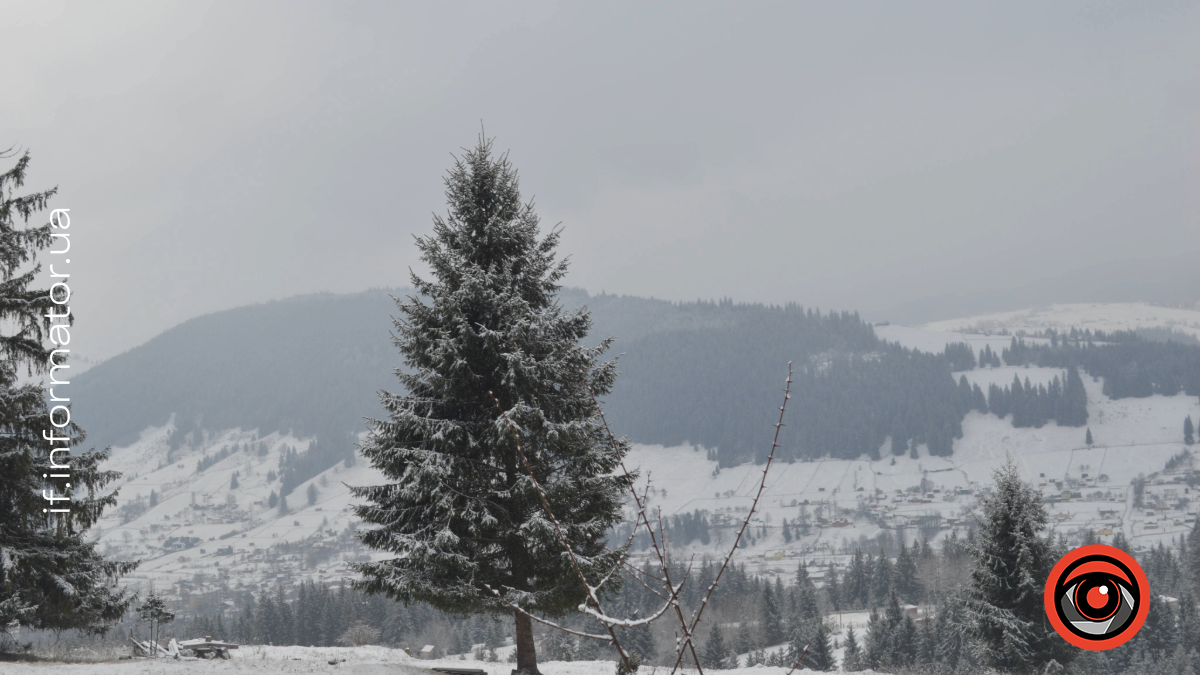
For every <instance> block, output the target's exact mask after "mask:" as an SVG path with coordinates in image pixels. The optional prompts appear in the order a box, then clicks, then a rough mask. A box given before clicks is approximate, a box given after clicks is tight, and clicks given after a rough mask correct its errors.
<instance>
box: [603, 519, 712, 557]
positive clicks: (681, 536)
mask: <svg viewBox="0 0 1200 675" xmlns="http://www.w3.org/2000/svg"><path fill="white" fill-rule="evenodd" d="M662 526H663V532H664V534H665V535H666V537H667V539H668V540H669V541H670V542H671V544H672V545H683V546H686V545H688V544H690V543H692V542H694V541H695V542H699V543H700V544H702V545H708V543H709V541H710V540H709V531H710V529H709V523H708V511H700V510H696V511H693V512H692V513H683V514H679V515H674V516H667V517H665V518H663V520H662ZM632 533H633V523H629V522H626V523H622V524H620V525H618V526H617V527H615V528H613V529H612V530H611V531H610V532H609V535H608V540H609V541H614V542H624V541H626V540H628V539H629V538H630V534H632ZM648 548H650V535H649V534H646V532H645V530H641V531H639V532H638V534H636V535H635V536H634V537H633V543H632V549H633V550H634V551H645V550H646V549H648Z"/></svg>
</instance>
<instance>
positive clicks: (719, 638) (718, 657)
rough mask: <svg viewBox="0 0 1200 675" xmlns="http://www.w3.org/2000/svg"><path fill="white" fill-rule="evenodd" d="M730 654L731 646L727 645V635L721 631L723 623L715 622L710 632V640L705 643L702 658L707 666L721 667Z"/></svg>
mask: <svg viewBox="0 0 1200 675" xmlns="http://www.w3.org/2000/svg"><path fill="white" fill-rule="evenodd" d="M727 656H729V648H728V647H726V646H725V635H724V634H723V633H722V632H721V624H713V627H712V630H711V631H709V632H708V642H706V643H705V645H704V655H703V656H702V657H701V659H702V660H703V661H704V665H705V667H707V668H720V667H721V665H722V664H723V663H724V662H725V657H727Z"/></svg>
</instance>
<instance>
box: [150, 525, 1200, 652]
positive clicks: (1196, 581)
mask: <svg viewBox="0 0 1200 675" xmlns="http://www.w3.org/2000/svg"><path fill="white" fill-rule="evenodd" d="M684 522H685V521H684V520H683V519H680V520H679V522H678V523H676V524H674V525H673V528H680V527H682V524H683V523H684ZM691 522H692V523H693V525H692V526H693V527H695V524H694V523H695V522H696V521H695V520H692V521H691ZM884 534H885V535H887V536H882V537H880V538H879V541H878V542H874V543H872V544H871V545H868V546H867V547H866V548H865V549H864V548H859V549H855V550H854V551H853V554H852V556H851V558H850V561H849V563H848V564H845V565H834V564H819V563H816V562H814V561H811V560H800V561H798V563H797V564H796V566H795V567H794V568H793V569H794V570H795V571H794V573H792V574H789V575H787V576H786V578H785V577H784V576H780V575H775V576H773V578H768V577H760V576H756V575H752V574H750V573H748V572H747V571H746V568H745V566H744V565H738V564H734V565H733V566H732V567H731V568H730V569H729V570H728V571H727V572H726V573H725V576H724V577H722V581H721V584H720V585H719V586H718V587H717V588H716V590H715V592H714V595H713V598H712V600H711V602H710V604H709V606H708V608H707V609H706V613H705V620H704V621H703V623H702V625H701V628H700V632H699V634H698V636H697V651H698V653H700V656H701V660H702V662H703V663H704V665H705V666H706V667H708V668H713V669H727V668H734V667H752V666H755V665H758V664H763V665H768V666H784V667H787V666H790V665H791V664H792V663H793V662H794V661H795V659H796V657H797V656H798V655H799V653H800V650H801V649H802V648H803V647H804V646H806V645H807V646H808V647H809V654H808V656H807V657H806V658H805V660H804V666H805V667H807V668H810V669H813V670H836V669H837V668H838V667H839V663H838V661H837V659H835V658H834V650H836V649H837V648H839V647H844V648H845V651H844V653H843V663H842V664H840V665H841V668H842V669H843V670H846V671H851V670H861V669H868V668H872V669H875V670H881V671H884V672H910V673H918V674H925V673H929V674H934V673H946V672H956V673H972V672H993V671H989V670H987V668H986V667H985V665H986V664H984V663H982V662H981V661H980V658H979V650H978V649H977V645H972V642H971V641H972V639H973V638H972V637H971V631H970V626H971V621H972V618H971V615H970V612H969V611H968V609H967V606H966V605H964V599H965V598H966V597H968V595H969V593H970V589H971V587H972V583H973V579H972V572H973V570H975V569H976V560H977V559H976V557H975V554H974V553H973V551H976V550H978V549H979V546H980V542H979V541H978V540H977V537H976V532H975V531H974V530H970V531H968V535H967V536H966V537H965V538H960V537H958V536H957V535H956V534H951V535H950V536H949V537H945V538H943V539H942V541H941V543H940V544H938V545H937V546H933V545H930V544H928V543H926V542H924V541H921V540H916V541H914V542H913V543H912V544H911V545H907V544H906V543H905V540H904V538H903V537H900V538H895V537H892V536H890V535H888V533H884ZM1074 537H1075V538H1076V539H1078V543H1079V544H1080V545H1084V544H1089V543H1099V542H1100V539H1099V537H1097V536H1096V534H1095V533H1094V532H1093V531H1090V530H1085V531H1081V532H1079V533H1076V534H1075V535H1074ZM1048 541H1051V542H1053V540H1048ZM1110 543H1111V544H1112V545H1114V546H1116V547H1118V548H1121V549H1123V550H1125V551H1127V552H1130V546H1129V544H1128V542H1127V541H1126V540H1125V539H1124V537H1123V536H1122V535H1121V533H1119V532H1118V533H1117V535H1116V536H1115V537H1114V538H1113V540H1112V541H1111V542H1110ZM1072 545H1074V542H1073V543H1072ZM1054 546H1057V547H1058V548H1061V549H1062V550H1064V551H1065V550H1066V548H1067V547H1068V544H1067V542H1066V541H1065V540H1064V539H1061V537H1060V538H1059V539H1058V540H1057V543H1055V544H1054ZM1055 550H1057V549H1055ZM1138 557H1139V559H1140V562H1141V564H1142V566H1143V568H1144V569H1145V571H1146V575H1147V578H1148V579H1149V582H1150V586H1151V588H1153V589H1154V591H1155V597H1154V598H1153V599H1152V601H1151V602H1152V604H1151V609H1150V615H1149V618H1148V619H1147V623H1146V626H1145V627H1144V628H1143V629H1142V630H1141V631H1140V632H1139V633H1138V635H1137V636H1136V637H1135V638H1134V639H1133V640H1131V641H1130V642H1129V643H1128V644H1126V645H1124V646H1122V647H1119V648H1117V649H1114V650H1111V651H1109V652H1104V653H1081V654H1079V656H1078V657H1077V658H1076V660H1075V662H1074V663H1073V664H1071V665H1072V667H1073V668H1074V670H1073V671H1072V672H1088V673H1096V674H1097V675H1124V674H1128V675H1137V674H1141V673H1157V672H1180V673H1184V672H1194V671H1189V670H1188V668H1195V667H1196V666H1198V665H1200V658H1198V657H1197V654H1198V653H1200V607H1198V606H1197V602H1196V597H1197V591H1198V588H1200V532H1197V531H1193V533H1192V534H1191V535H1190V536H1188V537H1181V538H1180V539H1179V541H1178V542H1173V546H1172V547H1167V546H1164V545H1162V544H1160V545H1159V546H1157V547H1155V548H1153V549H1151V550H1150V551H1148V552H1146V553H1144V554H1139V556H1138ZM671 564H672V568H673V573H674V574H675V575H677V576H678V577H679V578H682V575H683V572H684V563H682V562H672V563H671ZM718 568H719V562H718V561H712V560H708V559H705V560H703V561H700V562H698V563H696V564H695V567H694V568H693V569H692V571H691V575H692V576H691V580H690V581H689V582H688V584H687V585H685V586H684V587H683V590H682V592H681V594H680V604H681V606H682V608H683V609H684V611H685V615H690V614H691V612H692V611H693V610H694V609H695V608H697V607H698V606H699V603H700V601H701V600H702V599H703V595H704V593H705V591H706V589H707V588H708V587H709V586H710V585H711V584H712V582H713V579H714V578H715V575H716V572H717V569H718ZM642 571H643V573H644V574H654V573H655V570H654V569H653V568H651V567H649V566H644V567H643V568H642ZM817 582H819V584H818V583H817ZM1167 598H1170V600H1167ZM661 603H662V600H661V599H660V598H659V597H657V596H656V595H654V594H653V593H651V592H650V591H648V590H647V589H645V588H644V587H642V586H641V585H640V584H637V583H633V582H627V583H625V584H624V585H623V586H622V587H621V589H620V591H619V592H617V593H614V594H611V595H610V596H608V598H607V599H606V601H605V607H606V608H608V610H609V612H610V613H612V614H615V615H618V616H630V617H632V616H646V615H647V614H649V613H651V612H654V611H656V610H657V609H658V608H659V607H660V605H661ZM862 610H869V611H870V612H871V616H870V620H869V622H868V626H867V628H866V630H863V631H860V632H855V631H853V630H851V631H847V632H845V633H843V634H842V635H841V636H840V638H839V639H837V640H835V639H834V629H835V626H836V625H837V622H838V619H837V618H836V615H837V614H838V613H839V612H848V611H862ZM561 623H562V624H563V625H565V626H568V627H570V628H575V629H582V630H587V631H589V632H603V631H602V630H600V627H599V626H598V625H595V624H593V623H592V622H591V620H590V619H588V618H586V617H583V616H582V615H578V614H576V615H571V616H568V617H565V618H564V619H562V621H561ZM675 629H676V626H675V625H674V623H673V622H671V621H658V622H655V623H653V624H651V626H650V627H644V628H639V629H633V630H630V629H625V630H624V631H623V632H622V633H621V638H622V644H623V645H624V646H625V648H626V649H627V650H628V651H630V652H633V653H636V654H637V655H638V656H639V657H640V658H641V660H642V662H643V663H645V664H647V665H671V664H672V663H673V662H674V646H673V645H674V640H675ZM168 633H169V634H177V635H186V636H189V637H190V636H195V635H212V636H221V637H225V638H228V639H234V640H237V641H239V642H241V643H243V644H274V645H291V644H295V645H313V646H333V645H354V644H381V645H388V646H393V647H409V648H418V649H419V648H420V647H421V646H422V645H425V644H433V645H435V646H436V647H437V648H438V655H447V656H448V655H458V654H469V653H473V654H474V657H475V658H478V659H483V660H496V659H497V656H496V648H498V647H500V646H502V645H504V644H505V643H506V642H508V643H509V644H511V637H512V619H511V617H510V616H501V617H490V616H475V617H455V616H452V615H450V614H446V613H443V612H439V611H437V610H434V609H432V608H430V607H428V606H427V605H423V604H413V605H410V606H405V605H402V604H400V603H396V602H392V601H390V600H387V599H385V598H382V597H380V596H371V595H364V594H362V593H360V592H358V591H355V590H353V589H351V588H349V587H348V586H346V585H339V586H326V585H320V584H314V583H312V582H306V583H303V584H300V585H299V586H298V587H296V588H294V589H292V590H290V591H288V592H286V593H285V591H284V590H283V588H282V587H279V588H277V589H276V590H275V591H274V592H270V593H264V594H260V595H258V596H257V597H252V596H245V597H244V599H243V601H242V602H241V603H240V605H239V607H238V609H236V610H233V611H229V612H227V613H217V614H208V615H200V616H195V617H191V618H189V619H186V620H184V621H182V622H181V623H180V624H177V625H176V626H174V627H172V628H170V629H169V630H168ZM538 639H539V643H540V645H539V654H541V655H542V658H543V659H545V660H547V661H553V660H566V661H571V660H597V659H603V660H615V653H614V652H613V650H612V649H611V648H610V647H607V646H605V645H601V644H599V643H597V642H594V641H591V640H584V639H579V638H575V637H573V636H570V635H567V634H564V633H559V632H557V631H552V630H547V629H544V628H539V631H538ZM781 645H782V647H781Z"/></svg>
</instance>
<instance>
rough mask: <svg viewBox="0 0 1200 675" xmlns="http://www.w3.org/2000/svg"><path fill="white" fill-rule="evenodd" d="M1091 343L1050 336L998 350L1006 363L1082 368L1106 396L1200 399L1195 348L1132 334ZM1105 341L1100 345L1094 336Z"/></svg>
mask: <svg viewBox="0 0 1200 675" xmlns="http://www.w3.org/2000/svg"><path fill="white" fill-rule="evenodd" d="M1090 337H1091V338H1092V339H1085V338H1084V337H1078V336H1076V335H1070V334H1069V335H1067V336H1065V337H1064V338H1059V337H1058V336H1052V337H1051V343H1050V344H1042V345H1039V344H1030V343H1028V342H1025V341H1024V340H1019V339H1017V338H1015V337H1014V338H1013V339H1012V344H1010V345H1009V347H1008V348H1007V349H1005V350H1004V353H1003V357H1004V362H1005V363H1007V364H1008V365H1033V366H1041V367H1044V368H1072V367H1078V368H1082V369H1083V370H1084V371H1085V372H1087V373H1088V374H1089V375H1092V376H1093V377H1100V378H1103V379H1104V394H1105V395H1107V396H1109V397H1110V398H1128V397H1145V396H1151V395H1153V394H1162V395H1164V396H1174V395H1175V394H1178V393H1180V392H1184V393H1186V394H1188V395H1189V396H1197V395H1200V347H1197V346H1195V345H1190V344H1183V343H1180V342H1174V341H1171V342H1155V341H1152V340H1146V339H1142V338H1141V337H1139V336H1138V335H1137V334H1135V333H1130V332H1122V333H1108V334H1101V336H1099V337H1097V336H1095V335H1092V336H1090ZM1101 337H1102V338H1105V340H1106V341H1105V342H1103V343H1101V342H1100V338H1101Z"/></svg>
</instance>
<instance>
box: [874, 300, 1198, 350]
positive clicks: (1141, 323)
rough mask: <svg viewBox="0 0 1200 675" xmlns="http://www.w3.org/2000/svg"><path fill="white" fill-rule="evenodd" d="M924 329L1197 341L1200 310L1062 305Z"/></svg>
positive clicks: (1137, 305)
mask: <svg viewBox="0 0 1200 675" xmlns="http://www.w3.org/2000/svg"><path fill="white" fill-rule="evenodd" d="M923 328H924V329H927V330H930V331H934V332H958V331H969V332H972V333H983V332H992V333H995V332H997V331H999V330H1007V331H1008V332H1010V333H1017V332H1019V331H1027V332H1040V331H1044V330H1047V329H1050V328H1053V329H1054V330H1056V331H1058V332H1060V333H1062V332H1065V331H1069V330H1070V329H1071V328H1078V329H1080V330H1093V331H1096V330H1102V331H1106V332H1107V331H1115V330H1134V329H1137V328H1173V329H1175V330H1178V331H1181V332H1184V333H1188V334H1190V335H1194V336H1196V337H1200V308H1196V309H1177V308H1173V307H1159V306H1157V305H1148V304H1145V303H1140V302H1129V303H1080V304H1063V305H1050V306H1048V307H1039V308H1037V309H1026V310H1021V311H1017V312H1002V313H998V314H985V315H980V316H973V317H968V318H965V319H951V320H948V321H936V322H933V323H929V324H926V325H925V326H923ZM880 337H883V336H882V335H881V336H880ZM992 349H995V347H994V346H993V347H992Z"/></svg>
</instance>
